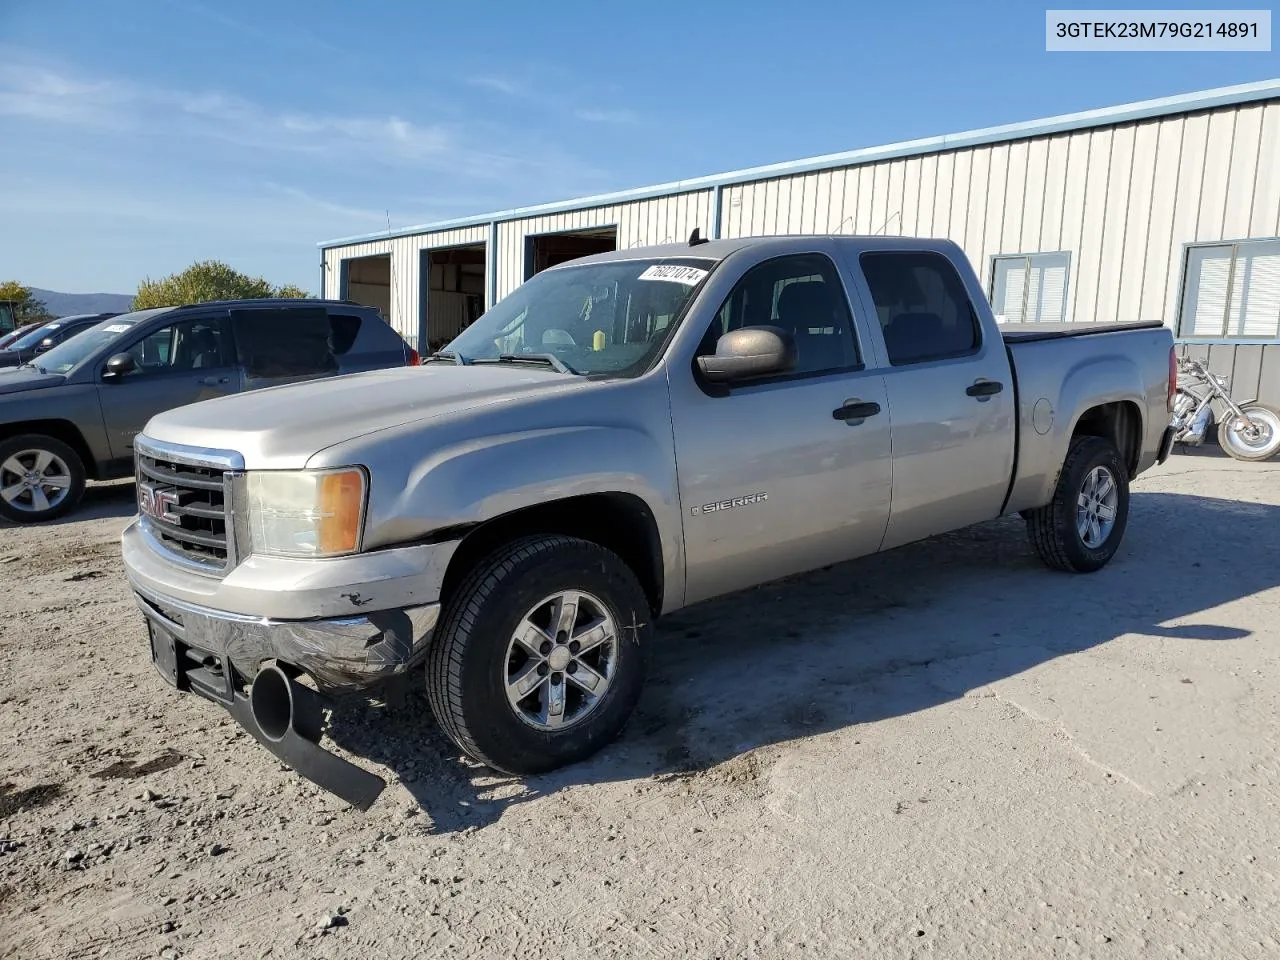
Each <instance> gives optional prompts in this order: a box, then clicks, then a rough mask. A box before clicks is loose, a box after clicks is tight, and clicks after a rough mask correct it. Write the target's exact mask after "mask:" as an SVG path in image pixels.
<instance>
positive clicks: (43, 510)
mask: <svg viewBox="0 0 1280 960" xmlns="http://www.w3.org/2000/svg"><path fill="white" fill-rule="evenodd" d="M84 483H85V473H84V464H83V463H82V462H81V460H80V457H79V455H78V454H77V453H76V452H75V451H74V450H72V449H71V448H70V447H69V446H67V445H66V444H65V443H63V442H62V441H61V440H56V439H54V438H53V437H48V436H44V435H43V434H23V435H22V436H17V437H11V438H9V439H8V440H5V441H4V442H3V443H0V516H3V517H5V518H6V519H8V520H12V521H13V522H14V523H40V522H42V521H45V520H56V519H57V518H58V517H61V516H62V515H63V514H65V513H67V512H68V511H70V510H72V509H73V508H74V507H75V506H76V504H78V503H79V502H80V498H81V497H82V496H84Z"/></svg>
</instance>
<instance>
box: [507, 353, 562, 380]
mask: <svg viewBox="0 0 1280 960" xmlns="http://www.w3.org/2000/svg"><path fill="white" fill-rule="evenodd" d="M498 363H544V364H546V365H547V366H549V367H551V368H553V369H555V370H557V371H559V372H560V373H572V374H574V375H575V376H576V375H577V373H578V371H577V370H575V369H573V367H571V366H569V365H568V364H567V363H565V362H564V361H563V360H561V359H560V358H559V357H557V356H556V355H555V354H554V353H500V354H498Z"/></svg>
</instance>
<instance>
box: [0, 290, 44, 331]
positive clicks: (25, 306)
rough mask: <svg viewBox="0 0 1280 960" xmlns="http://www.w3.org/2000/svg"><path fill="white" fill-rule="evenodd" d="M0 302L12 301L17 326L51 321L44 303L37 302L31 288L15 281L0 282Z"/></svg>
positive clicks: (41, 301)
mask: <svg viewBox="0 0 1280 960" xmlns="http://www.w3.org/2000/svg"><path fill="white" fill-rule="evenodd" d="M0 300H12V301H13V304H14V306H13V315H14V319H16V320H17V321H18V324H19V325H21V324H24V323H35V322H37V321H39V320H50V319H52V314H50V313H49V308H48V307H46V306H45V305H44V301H43V300H37V299H36V297H35V295H34V294H33V293H32V292H31V288H30V287H26V286H23V285H22V284H20V283H19V282H18V281H17V280H3V281H0Z"/></svg>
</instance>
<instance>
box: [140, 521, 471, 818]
mask: <svg viewBox="0 0 1280 960" xmlns="http://www.w3.org/2000/svg"><path fill="white" fill-rule="evenodd" d="M456 546H457V542H456V541H451V542H445V543H431V544H417V545H411V546H406V547H396V548H388V549H384V550H377V551H370V552H368V553H362V554H356V555H353V556H350V557H342V558H336V559H331V560H322V561H307V560H293V559H279V558H271V557H258V556H254V555H252V554H251V555H249V556H247V557H245V558H243V559H242V560H240V562H239V563H237V564H236V565H235V567H234V568H233V569H231V570H230V571H228V572H227V573H226V574H225V575H222V576H209V575H208V574H207V573H204V572H200V571H195V570H192V569H189V568H188V567H186V566H184V565H183V564H181V563H180V562H177V561H176V560H175V558H173V557H172V556H170V555H168V554H166V553H165V551H164V550H163V548H162V547H161V546H159V545H158V544H157V543H155V542H154V539H153V538H151V537H150V536H149V534H148V531H147V529H146V528H145V526H144V525H142V524H141V523H140V522H139V521H138V520H136V519H135V520H134V521H133V522H132V523H130V524H129V525H128V526H127V527H126V528H125V530H124V533H123V535H122V537H121V552H122V555H123V559H124V566H125V572H126V573H127V575H128V578H129V583H130V585H131V586H132V587H133V592H134V596H135V599H136V600H137V603H138V606H139V608H140V609H141V610H142V613H143V616H144V617H145V618H146V622H147V631H148V635H149V637H150V645H151V656H152V659H153V660H154V662H155V665H156V667H157V669H158V670H159V672H160V674H161V675H162V676H163V677H164V678H165V679H166V680H167V681H168V682H169V683H170V684H172V685H173V686H174V687H176V688H177V689H179V690H182V691H186V692H190V693H194V694H196V695H198V696H201V697H204V698H205V699H207V700H211V701H213V702H214V703H218V704H220V705H221V706H223V707H225V708H226V709H227V710H229V711H230V712H231V714H232V715H233V716H234V717H235V718H236V720H238V721H239V722H240V723H241V725H243V726H244V727H245V729H246V730H248V731H249V733H251V734H252V735H253V736H254V737H255V738H256V739H257V740H259V741H260V742H261V743H262V744H263V745H264V746H265V747H267V749H268V750H270V751H271V752H272V753H274V754H275V755H276V756H277V757H279V758H280V759H281V760H283V761H284V762H285V763H287V764H288V765H289V766H291V767H293V768H294V769H295V770H297V772H298V773H300V774H302V775H303V776H305V777H307V778H308V779H310V780H312V781H314V782H315V783H317V784H319V785H320V786H321V787H323V788H324V789H326V790H328V791H330V792H332V793H335V794H337V795H338V796H340V797H342V798H343V799H344V800H346V801H347V802H349V803H351V804H352V805H353V806H355V807H358V808H360V809H362V810H363V809H367V808H368V807H369V806H370V805H371V804H372V803H373V802H374V800H376V799H377V797H378V794H379V793H380V792H381V790H382V789H383V787H384V786H385V784H384V782H383V781H382V780H381V779H380V778H378V777H376V776H374V775H373V774H371V773H368V772H367V771H365V770H362V769H361V768H360V767H357V766H355V765H354V764H351V763H348V762H347V761H346V760H343V759H341V758H340V757H338V756H337V755H336V754H333V753H330V752H329V751H327V750H325V749H323V748H322V747H320V746H319V741H320V739H321V734H322V731H323V709H322V708H323V705H324V698H325V697H327V696H328V695H330V694H335V693H343V692H348V691H355V690H362V689H365V688H368V687H371V686H374V685H376V684H378V683H379V682H381V681H384V680H387V679H389V678H392V677H395V676H398V675H401V674H404V673H406V672H407V671H409V670H410V669H411V668H413V667H415V666H417V665H418V664H419V663H421V662H422V660H423V658H424V657H425V656H426V653H427V647H428V645H429V644H430V642H431V637H432V634H433V633H434V631H435V627H436V621H437V619H438V618H439V616H440V606H439V603H438V600H439V597H440V595H441V592H442V586H443V579H444V574H445V571H446V569H447V566H448V562H449V559H450V558H451V556H452V554H453V551H454V549H456ZM313 687H314V689H313Z"/></svg>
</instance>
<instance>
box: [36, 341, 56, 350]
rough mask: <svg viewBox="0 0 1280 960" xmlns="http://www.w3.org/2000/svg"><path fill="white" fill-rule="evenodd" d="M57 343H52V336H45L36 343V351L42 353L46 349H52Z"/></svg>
mask: <svg viewBox="0 0 1280 960" xmlns="http://www.w3.org/2000/svg"><path fill="white" fill-rule="evenodd" d="M56 346H57V344H56V343H54V341H53V337H45V338H44V339H43V340H41V341H40V342H39V343H37V344H36V353H44V352H45V351H46V350H52V349H53V348H54V347H56Z"/></svg>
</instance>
